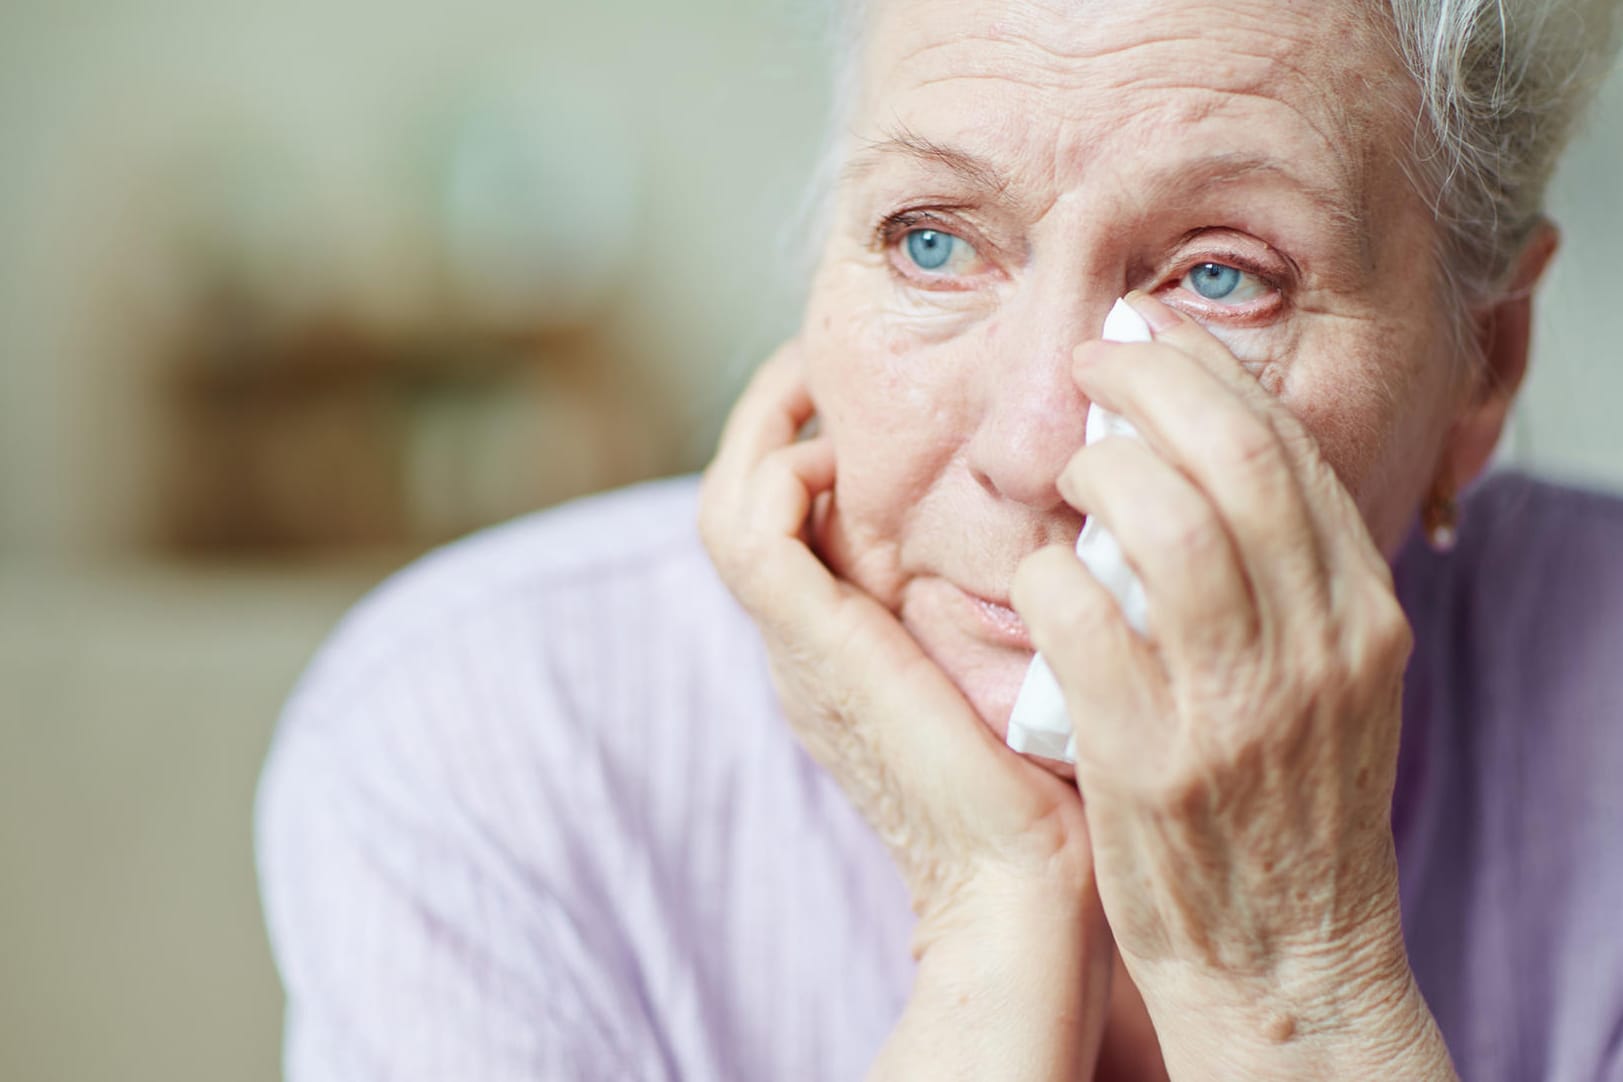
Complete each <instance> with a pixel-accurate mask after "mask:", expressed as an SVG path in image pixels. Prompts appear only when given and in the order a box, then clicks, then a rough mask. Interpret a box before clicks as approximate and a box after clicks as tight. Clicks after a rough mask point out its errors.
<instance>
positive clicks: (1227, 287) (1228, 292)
mask: <svg viewBox="0 0 1623 1082" xmlns="http://www.w3.org/2000/svg"><path fill="white" fill-rule="evenodd" d="M1184 284H1185V285H1186V286H1188V287H1189V288H1190V289H1191V290H1193V291H1194V292H1195V293H1197V294H1199V295H1200V296H1202V297H1205V298H1206V299H1207V300H1209V301H1225V302H1228V303H1230V304H1240V303H1243V302H1245V301H1249V300H1253V299H1254V298H1256V297H1258V296H1261V295H1262V293H1263V291H1264V290H1265V289H1267V285H1266V284H1265V283H1264V282H1263V281H1262V280H1261V279H1259V278H1258V277H1257V276H1256V275H1254V274H1250V273H1248V272H1246V271H1243V270H1241V269H1240V268H1238V267H1231V266H1229V265H1228V264H1226V263H1201V264H1199V265H1197V266H1196V267H1194V268H1193V269H1192V270H1190V271H1189V273H1188V274H1186V275H1184Z"/></svg>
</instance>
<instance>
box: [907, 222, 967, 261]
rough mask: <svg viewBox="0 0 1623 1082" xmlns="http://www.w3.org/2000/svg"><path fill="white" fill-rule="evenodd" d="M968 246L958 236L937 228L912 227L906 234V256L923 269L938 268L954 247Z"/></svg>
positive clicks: (949, 256) (946, 259)
mask: <svg viewBox="0 0 1623 1082" xmlns="http://www.w3.org/2000/svg"><path fill="white" fill-rule="evenodd" d="M960 247H961V248H968V247H969V245H967V244H965V243H964V242H963V241H962V240H960V239H959V238H957V237H955V236H953V235H952V234H951V233H943V232H941V231H940V230H939V229H914V230H912V231H911V232H909V233H908V234H907V257H908V258H909V259H911V260H912V261H913V262H914V263H916V264H918V266H919V267H921V268H922V269H924V270H928V271H934V270H940V269H941V268H942V267H945V266H946V265H947V261H948V260H950V259H951V258H952V257H953V250H954V249H955V248H960Z"/></svg>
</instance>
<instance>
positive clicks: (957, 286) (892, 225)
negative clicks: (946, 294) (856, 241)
mask: <svg viewBox="0 0 1623 1082" xmlns="http://www.w3.org/2000/svg"><path fill="white" fill-rule="evenodd" d="M952 209H953V208H950V207H930V208H915V209H910V210H899V211H897V212H895V213H894V214H889V215H886V216H885V217H884V218H883V219H881V220H880V222H879V224H878V225H877V226H875V227H874V234H873V246H874V248H875V249H876V250H877V251H879V252H882V253H884V254H885V255H886V256H887V257H889V258H890V262H891V267H892V271H893V273H896V274H899V275H902V276H903V277H905V278H906V279H907V280H908V281H909V283H911V284H913V285H918V286H920V287H921V288H925V289H935V290H941V291H962V290H966V289H968V288H970V286H969V285H967V284H965V283H964V282H963V280H962V279H960V278H955V277H952V276H949V275H938V274H931V273H929V272H928V271H924V270H915V271H913V272H911V273H909V272H908V271H906V270H903V269H902V268H901V266H900V264H902V263H904V262H905V260H903V259H901V258H898V257H896V256H895V255H894V253H895V252H896V251H897V249H898V248H899V247H900V246H901V243H902V241H903V240H905V239H906V238H907V235H908V234H909V233H911V232H913V231H914V230H916V229H937V230H940V231H941V232H943V233H950V234H952V235H953V236H954V237H957V238H958V239H959V240H962V241H963V242H964V243H966V244H968V245H969V246H970V247H971V248H973V249H974V250H975V251H976V252H977V253H980V254H981V257H982V258H983V259H984V258H985V243H984V242H983V241H982V240H980V239H979V238H977V237H976V236H975V232H974V230H971V229H968V228H966V227H965V226H964V225H962V224H960V223H958V222H955V221H953V220H951V219H950V218H946V217H943V216H942V215H943V214H944V213H950V212H951V210H952Z"/></svg>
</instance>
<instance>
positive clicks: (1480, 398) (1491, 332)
mask: <svg viewBox="0 0 1623 1082" xmlns="http://www.w3.org/2000/svg"><path fill="white" fill-rule="evenodd" d="M1560 239H1561V235H1560V232H1559V231H1558V230H1557V229H1556V227H1555V224H1554V223H1553V222H1551V221H1549V220H1548V219H1541V220H1540V221H1539V224H1538V225H1537V226H1535V227H1534V229H1533V232H1532V234H1531V235H1530V236H1529V237H1528V239H1527V242H1526V243H1525V244H1524V245H1523V246H1522V251H1521V255H1520V256H1519V257H1518V258H1517V261H1516V268H1515V272H1514V273H1513V275H1512V276H1511V279H1510V281H1509V282H1508V283H1507V284H1506V288H1505V291H1504V293H1502V294H1501V295H1500V297H1499V299H1498V300H1497V301H1495V302H1493V303H1492V304H1491V305H1489V306H1488V307H1486V308H1484V309H1482V310H1481V311H1479V312H1478V313H1477V314H1476V316H1475V318H1474V321H1473V332H1474V334H1475V336H1476V342H1475V345H1476V348H1477V351H1478V352H1477V355H1478V358H1479V363H1478V365H1477V367H1476V371H1475V373H1474V374H1473V376H1472V380H1471V385H1470V388H1469V390H1468V392H1467V395H1466V398H1465V400H1464V402H1463V404H1462V408H1461V411H1460V414H1459V416H1458V417H1457V418H1456V419H1455V421H1454V425H1453V428H1452V429H1451V431H1450V432H1449V436H1448V442H1447V444H1446V445H1445V446H1444V448H1443V458H1442V461H1441V462H1440V463H1439V464H1438V475H1437V478H1436V481H1435V487H1436V488H1437V489H1438V490H1440V491H1441V492H1442V493H1444V494H1445V495H1447V496H1449V497H1452V496H1453V495H1454V494H1455V493H1457V492H1459V491H1460V490H1461V489H1463V488H1464V487H1465V486H1466V485H1468V484H1470V483H1471V481H1472V480H1474V479H1475V478H1476V476H1477V474H1479V473H1481V472H1482V468H1483V467H1484V466H1485V465H1487V462H1488V458H1489V456H1491V455H1492V454H1493V449H1494V447H1495V446H1496V445H1497V444H1498V443H1499V435H1500V433H1501V432H1503V431H1504V427H1505V421H1506V419H1507V418H1508V417H1509V416H1510V407H1511V404H1512V403H1513V402H1514V401H1515V398H1516V392H1517V391H1519V390H1520V389H1521V385H1522V380H1523V378H1524V377H1525V376H1526V375H1527V361H1528V352H1529V348H1530V346H1531V342H1532V334H1533V290H1534V287H1536V286H1537V285H1538V282H1539V279H1540V278H1542V277H1543V275H1544V271H1545V268H1547V267H1548V266H1549V265H1550V259H1551V257H1553V256H1554V255H1555V251H1556V248H1557V247H1558V246H1559V244H1560Z"/></svg>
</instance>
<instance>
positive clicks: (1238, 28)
mask: <svg viewBox="0 0 1623 1082" xmlns="http://www.w3.org/2000/svg"><path fill="white" fill-rule="evenodd" d="M1371 6H1373V5H1371ZM1361 7H1363V5H1357V4H1335V5H1332V4H1302V3H1291V2H1285V0H1232V2H1230V3H1227V4H1222V5H1212V4H1208V3H1194V2H1187V0H1161V2H1138V3H1131V2H1110V3H1106V2H1104V0H1092V2H1084V0H1052V2H1047V3H1044V2H1039V0H1003V2H1000V3H993V4H988V3H985V2H984V0H877V3H876V6H875V9H874V11H873V13H872V15H871V18H870V23H869V25H868V36H867V39H866V46H865V60H864V66H863V69H862V78H863V84H862V93H861V96H860V99H859V101H858V104H857V106H856V109H855V112H854V115H853V125H852V129H851V136H852V139H851V141H850V144H849V146H848V156H847V163H846V168H845V171H844V173H843V174H842V177H841V179H840V187H839V190H838V197H837V200H836V208H837V209H836V215H835V220H834V224H833V228H832V233H831V236H830V238H829V241H828V244H827V247H826V249H825V251H824V253H823V258H822V263H821V265H820V268H819V270H818V273H817V276H816V279H815V283H814V286H813V289H812V294H811V298H810V300H809V303H808V307H807V312H806V318H805V324H804V327H803V329H802V334H801V341H802V344H803V348H804V350H805V355H806V358H807V366H808V378H809V380H810V383H811V388H812V393H813V397H814V399H815V401H816V403H817V406H818V411H819V413H820V415H821V417H822V424H823V426H824V431H826V432H827V433H829V434H830V435H831V437H832V438H833V441H834V446H835V450H836V456H837V461H838V469H839V479H838V483H837V489H836V497H835V505H836V508H837V513H836V514H835V515H834V516H833V517H832V518H831V519H830V522H829V525H828V531H827V535H826V536H825V537H823V538H822V539H821V544H822V547H823V549H824V552H825V556H826V557H827V558H828V559H829V560H830V562H831V563H833V564H834V565H835V566H836V568H837V569H838V570H839V571H841V572H842V573H843V574H844V575H846V576H847V577H848V578H850V579H852V580H853V581H855V582H857V583H858V584H859V585H861V586H863V587H864V588H865V589H867V590H868V591H869V592H871V593H873V594H874V595H875V596H876V597H878V598H879V599H880V600H881V601H882V602H884V603H885V604H887V605H888V606H889V607H890V608H891V609H892V610H893V611H895V612H897V613H898V615H899V616H900V618H901V620H902V622H903V624H904V625H905V626H906V627H907V628H908V629H909V630H910V631H911V632H912V633H913V635H914V636H915V637H917V639H918V640H919V641H920V643H921V644H922V646H923V647H924V649H925V651H926V652H927V653H928V654H930V656H931V657H932V658H933V659H934V660H935V661H936V662H937V663H938V664H939V665H941V666H942V668H943V669H944V670H945V671H946V672H947V673H948V675H949V676H951V677H952V678H953V679H954V680H955V682H957V684H958V685H959V686H960V688H962V689H963V691H964V692H965V693H966V694H967V695H968V696H969V698H970V700H971V702H972V703H973V704H974V706H975V707H976V709H977V710H978V711H979V712H980V714H981V716H982V717H983V718H985V719H986V720H987V721H988V723H989V724H991V725H992V726H993V728H994V729H997V730H999V731H1001V730H1002V728H1003V726H1004V725H1005V724H1006V719H1007V717H1008V713H1009V710H1010V707H1011V706H1012V704H1013V701H1014V698H1015V694H1016V692H1017V690H1018V688H1019V685H1020V681H1021V678H1022V677H1023V675H1024V673H1025V669H1026V666H1027V664H1028V662H1029V660H1030V656H1031V645H1030V642H1029V640H1028V639H1027V637H1026V635H1025V632H1024V628H1023V626H1022V625H1021V623H1020V621H1019V619H1018V617H1016V616H1015V615H1014V613H1013V612H1012V611H1011V610H1010V609H1009V608H1008V591H1009V584H1010V580H1011V578H1012V577H1013V574H1014V570H1015V566H1016V565H1017V564H1018V563H1019V562H1020V560H1021V559H1022V558H1023V557H1025V556H1026V555H1028V554H1029V553H1031V552H1032V551H1034V550H1035V549H1037V548H1039V547H1041V546H1043V545H1045V544H1050V543H1055V542H1063V543H1069V542H1071V541H1073V540H1074V539H1075V537H1076V533H1077V531H1078V529H1079V528H1080V526H1081V520H1080V517H1079V516H1078V514H1077V513H1076V512H1075V511H1073V510H1072V509H1071V508H1069V507H1068V506H1067V505H1066V504H1065V503H1064V502H1063V501H1062V500H1061V499H1060V496H1059V493H1058V491H1057V490H1056V488H1055V480H1056V477H1057V476H1058V474H1059V472H1060V470H1061V468H1062V467H1063V466H1064V464H1065V462H1066V461H1067V460H1068V459H1069V457H1070V456H1071V455H1072V454H1073V453H1074V452H1075V451H1076V450H1077V449H1078V448H1079V447H1080V446H1081V445H1082V442H1083V426H1084V422H1085V417H1086V411H1087V406H1088V403H1087V401H1086V399H1085V398H1083V397H1082V395H1081V394H1080V393H1079V391H1078V390H1077V388H1076V386H1075V385H1074V384H1073V382H1072V380H1071V377H1070V375H1069V370H1070V357H1071V352H1072V349H1073V348H1074V347H1075V346H1076V345H1077V344H1078V343H1080V342H1082V341H1084V340H1086V339H1089V338H1093V337H1097V336H1098V333H1099V328H1100V325H1101V324H1102V322H1103V319H1104V315H1105V313H1106V311H1107V310H1108V309H1109V308H1110V305H1111V304H1112V302H1113V301H1114V300H1115V299H1116V298H1117V297H1119V296H1121V295H1122V294H1123V293H1125V292H1127V291H1128V290H1129V289H1134V288H1137V289H1143V290H1147V291H1150V292H1153V293H1155V294H1156V295H1158V296H1159V297H1161V298H1162V299H1163V300H1165V301H1166V302H1167V303H1168V304H1171V305H1173V306H1174V307H1177V308H1180V309H1182V310H1183V311H1185V312H1187V313H1189V314H1190V315H1192V316H1194V317H1195V318H1196V319H1198V320H1200V321H1201V322H1202V323H1204V324H1205V325H1206V326H1207V327H1208V328H1210V329H1211V331H1212V332H1213V333H1214V334H1216V335H1217V336H1218V337H1219V338H1221V339H1222V340H1223V341H1224V342H1226V343H1227V344H1228V346H1229V347H1230V348H1231V349H1232V350H1233V352H1234V353H1235V355H1236V356H1237V357H1239V359H1240V360H1241V361H1243V362H1244V363H1245V364H1246V365H1247V366H1248V367H1249V368H1250V369H1251V370H1252V371H1253V372H1254V373H1255V374H1256V375H1257V377H1258V378H1259V379H1260V380H1261V381H1262V383H1263V385H1264V386H1266V387H1267V388H1269V389H1270V390H1271V391H1273V392H1274V393H1276V394H1278V395H1279V396H1280V398H1281V399H1283V400H1284V401H1285V402H1286V403H1287V404H1288V405H1289V406H1290V408H1291V409H1292V410H1293V411H1294V412H1295V413H1296V414H1297V415H1298V416H1299V417H1301V419H1302V420H1303V421H1304V422H1305V423H1306V425H1307V426H1308V428H1309V429H1310V430H1311V431H1312V432H1313V433H1314V435H1315V436H1316V437H1317V439H1318V441H1319V443H1320V446H1321V450H1322V452H1323V454H1324V456H1325V458H1326V459H1327V460H1328V461H1329V463H1330V464H1331V465H1332V466H1333V467H1334V468H1335V470H1336V471H1337V472H1338V474H1339V475H1340V477H1341V479H1342V481H1343V482H1344V483H1345V484H1346V485H1347V487H1348V488H1349V489H1350V490H1351V491H1352V493H1353V494H1354V496H1355V497H1356V498H1357V500H1358V501H1359V504H1360V506H1361V507H1362V509H1363V511H1364V515H1365V518H1366V520H1367V522H1368V523H1369V526H1370V528H1371V530H1372V531H1373V532H1374V534H1375V537H1376V539H1377V541H1378V542H1379V543H1380V544H1381V545H1382V546H1383V547H1384V548H1385V549H1386V550H1387V551H1388V552H1391V551H1392V550H1393V549H1395V547H1396V545H1397V543H1398V542H1399V541H1400V539H1401V537H1402V535H1403V534H1404V532H1405V531H1406V529H1407V525H1408V523H1409V522H1410V520H1411V518H1412V516H1413V513H1414V509H1415V507H1416V505H1417V503H1418V502H1419V500H1420V498H1421V496H1422V495H1423V494H1424V492H1425V491H1426V489H1427V488H1428V487H1429V485H1430V482H1431V479H1432V477H1433V472H1434V466H1435V464H1436V462H1437V460H1438V456H1439V453H1440V450H1441V448H1442V447H1443V445H1444V441H1445V439H1446V438H1447V435H1448V430H1449V427H1450V422H1451V420H1452V417H1453V415H1454V412H1455V411H1456V410H1457V409H1458V408H1459V404H1460V402H1461V400H1462V390H1461V388H1460V387H1459V385H1458V380H1457V379H1456V378H1455V376H1454V373H1455V372H1456V371H1457V366H1456V365H1454V364H1453V363H1452V361H1451V358H1450V357H1449V355H1448V353H1447V347H1446V345H1445V343H1447V342H1448V341H1449V340H1450V339H1449V336H1448V334H1447V327H1446V326H1445V320H1444V318H1443V315H1442V312H1441V310H1440V307H1439V305H1440V299H1439V291H1438V289H1437V288H1436V286H1435V284H1434V275H1433V273H1432V270H1431V264H1430V261H1429V255H1428V253H1429V252H1430V250H1431V249H1430V242H1431V238H1432V236H1433V232H1432V231H1433V228H1434V227H1433V224H1432V220H1431V217H1430V215H1429V213H1428V211H1427V208H1426V206H1425V204H1424V202H1423V200H1422V199H1421V198H1420V197H1419V196H1418V195H1417V194H1416V193H1415V192H1414V191H1413V190H1412V189H1411V187H1410V185H1409V184H1408V183H1407V181H1406V179H1405V173H1404V158H1405V155H1406V153H1407V151H1408V149H1409V147H1410V140H1411V138H1412V133H1413V116H1414V113H1413V105H1412V103H1411V100H1410V98H1409V96H1408V95H1409V94H1410V90H1409V83H1408V81H1407V79H1406V77H1405V76H1404V74H1403V73H1402V70H1401V67H1400V65H1399V62H1398V61H1397V59H1396V58H1395V57H1394V56H1393V55H1392V54H1391V52H1390V50H1389V49H1388V47H1387V46H1385V45H1384V44H1383V41H1384V39H1383V37H1382V34H1381V30H1380V28H1379V27H1378V26H1376V25H1373V24H1370V23H1367V22H1366V21H1365V18H1364V16H1362V15H1361V14H1359V13H1358V10H1357V9H1360V8H1361Z"/></svg>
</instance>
